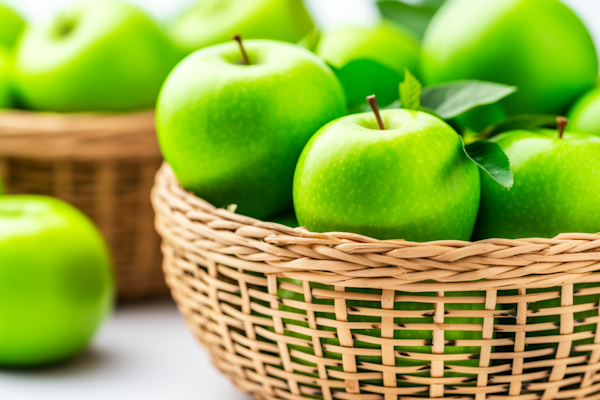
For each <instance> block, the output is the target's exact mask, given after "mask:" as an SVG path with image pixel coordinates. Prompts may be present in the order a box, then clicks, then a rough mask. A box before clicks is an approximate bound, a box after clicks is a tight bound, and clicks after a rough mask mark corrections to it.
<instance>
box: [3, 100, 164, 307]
mask: <svg viewBox="0 0 600 400" xmlns="http://www.w3.org/2000/svg"><path fill="white" fill-rule="evenodd" d="M161 160H162V157H161V154H160V149H159V147H158V143H157V140H156V134H155V129H154V113H153V112H140V113H130V114H53V113H34V112H28V111H12V110H9V111H3V112H0V177H1V178H2V180H3V181H4V185H5V186H6V190H7V192H8V193H14V194H17V193H26V194H42V195H48V196H54V197H58V198H60V199H62V200H65V201H67V202H69V203H71V204H73V205H74V206H75V207H77V208H79V209H80V210H81V211H83V212H84V213H85V214H86V215H88V216H89V217H90V218H91V219H92V220H93V221H94V222H95V223H96V224H97V225H98V227H99V228H100V230H101V231H102V233H103V235H104V237H105V238H106V240H107V242H108V244H109V246H110V248H111V250H112V255H113V258H114V261H115V268H116V274H115V276H116V281H117V293H118V298H119V299H121V300H127V299H129V300H134V299H141V298H145V297H151V296H156V295H164V294H167V293H168V289H167V287H166V285H165V283H164V276H163V274H162V270H161V262H162V256H161V253H160V239H159V237H158V235H157V234H156V232H155V230H154V229H153V222H152V221H153V220H154V212H153V210H152V205H151V204H150V191H151V188H152V184H153V181H154V175H155V173H156V171H157V169H158V168H159V166H160V163H161V162H162V161H161Z"/></svg>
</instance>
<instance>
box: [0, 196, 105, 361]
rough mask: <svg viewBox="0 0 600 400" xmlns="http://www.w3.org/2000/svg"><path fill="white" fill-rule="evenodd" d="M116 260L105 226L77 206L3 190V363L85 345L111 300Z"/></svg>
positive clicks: (56, 357)
mask: <svg viewBox="0 0 600 400" xmlns="http://www.w3.org/2000/svg"><path fill="white" fill-rule="evenodd" d="M111 264H112V263H111V259H110V255H109V251H108V248H107V246H106V244H105V242H104V239H103V238H102V236H101V235H100V232H99V231H98V229H97V228H96V227H95V226H94V225H93V224H92V223H91V222H90V220H89V219H88V218H87V217H85V216H84V215H83V214H82V213H81V212H80V211H78V210H77V209H75V208H74V207H73V206H71V205H69V204H67V203H65V202H63V201H60V200H57V199H54V198H51V197H44V196H21V195H19V196H0V321H2V322H1V323H0V365H2V366H9V367H31V366H39V365H43V364H48V363H53V362H57V361H61V360H64V359H66V358H69V357H71V356H73V355H75V354H77V353H79V352H80V351H82V350H83V349H84V348H85V347H86V346H87V344H88V343H89V341H90V340H91V338H92V336H93V335H94V333H95V332H96V331H97V329H98V328H99V327H100V325H101V323H102V322H103V321H104V319H105V318H106V317H107V316H108V314H109V312H110V310H111V308H112V304H113V296H114V281H113V273H112V265H111Z"/></svg>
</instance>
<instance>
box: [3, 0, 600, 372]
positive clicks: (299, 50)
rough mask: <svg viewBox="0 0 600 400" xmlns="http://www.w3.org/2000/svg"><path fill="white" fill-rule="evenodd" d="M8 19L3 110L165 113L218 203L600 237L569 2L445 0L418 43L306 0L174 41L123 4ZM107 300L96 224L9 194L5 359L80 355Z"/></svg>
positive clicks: (168, 155)
mask: <svg viewBox="0 0 600 400" xmlns="http://www.w3.org/2000/svg"><path fill="white" fill-rule="evenodd" d="M380 2H381V3H390V1H387V0H381V1H380ZM391 3H395V2H391ZM0 21H1V23H0V108H10V107H14V108H25V109H29V110H33V111H53V112H62V113H70V112H131V111H135V110H142V109H150V108H153V107H154V105H155V104H156V107H157V131H158V138H159V142H160V145H161V148H162V151H163V154H164V156H165V159H166V160H167V161H168V162H169V164H170V165H171V166H172V167H173V170H174V172H175V174H176V175H177V177H178V179H179V181H180V182H181V184H182V185H183V187H184V188H186V189H187V190H190V191H193V192H194V193H196V194H197V195H198V196H200V197H203V198H205V199H207V200H208V201H210V202H212V203H213V204H215V205H216V206H224V207H225V206H230V205H231V204H236V205H237V212H239V213H242V214H245V215H249V216H252V217H256V218H260V219H271V220H273V219H274V220H279V221H291V222H288V223H290V224H292V225H297V223H296V222H295V217H294V213H295V215H296V216H297V217H298V221H299V223H300V224H302V225H305V226H307V227H308V228H309V229H311V230H313V231H349V232H354V233H359V234H364V235H369V236H372V237H375V238H380V239H407V240H413V241H429V240H441V239H459V240H469V239H484V238H489V237H504V238H518V237H530V236H542V237H552V236H554V235H556V234H558V233H561V232H571V231H576V232H596V231H599V230H600V229H599V227H600V202H598V200H597V199H598V196H599V195H600V137H599V136H600V89H598V88H597V87H596V80H597V75H598V63H597V55H596V50H595V48H594V45H593V43H592V40H591V38H590V36H589V34H588V32H587V30H586V28H585V26H584V25H583V24H582V22H581V21H580V20H579V19H578V18H577V16H576V15H575V14H574V13H573V12H572V11H571V10H570V9H569V8H567V7H566V6H565V5H564V4H562V3H560V2H559V1H558V0H543V1H542V0H497V1H494V2H491V1H482V0H463V1H455V0H451V1H448V2H446V4H445V5H444V6H442V8H441V9H440V10H439V11H438V12H437V13H436V15H435V16H434V18H433V20H432V21H431V23H430V24H429V27H428V28H427V31H426V32H424V36H423V38H421V37H420V36H419V34H418V32H415V31H414V29H413V28H412V27H411V28H410V29H409V28H406V27H403V26H402V25H400V24H398V23H396V22H393V21H392V20H388V19H384V20H383V21H381V22H380V23H379V24H378V25H376V26H373V27H350V28H341V29H337V30H333V31H330V32H325V33H323V34H319V33H318V32H317V31H315V30H314V26H313V22H312V21H311V18H310V16H309V14H308V13H307V11H306V9H305V8H304V6H303V4H302V1H301V0H203V1H201V2H199V3H198V4H197V5H195V6H193V7H192V8H191V9H189V10H188V11H186V12H184V13H183V14H182V15H181V16H180V17H179V18H178V19H177V20H175V21H174V22H173V23H172V24H170V25H169V26H168V27H167V29H163V27H162V26H160V25H159V24H158V23H157V22H156V21H154V20H153V19H152V18H151V17H149V16H148V15H147V14H146V13H144V12H142V11H141V10H139V9H138V8H136V7H134V6H132V5H130V4H127V3H124V2H118V1H114V0H96V1H89V2H78V3H75V4H74V5H72V6H71V7H69V8H67V9H65V10H64V11H63V12H62V13H60V14H59V15H58V16H57V17H55V18H53V19H51V20H49V21H48V22H47V23H44V24H40V25H31V26H26V24H25V22H24V21H23V20H22V18H21V17H19V16H18V14H16V13H14V12H13V11H12V10H10V9H8V8H7V7H5V6H1V5H0ZM236 34H240V35H241V38H243V39H244V40H242V39H241V38H240V36H235V35H236ZM234 36H235V38H236V39H235V40H233V39H232V38H233V37H234ZM224 42H225V43H224ZM409 71H410V72H409ZM411 73H412V74H411ZM413 74H414V76H413ZM165 79H166V81H165ZM419 80H420V81H422V82H423V83H424V84H425V86H424V87H421V83H420V82H419ZM371 95H374V97H371ZM368 96H369V97H368ZM367 97H368V98H369V103H367V101H366V99H367ZM379 108H381V110H379ZM365 110H367V112H366V113H365V112H363V111H365ZM559 114H566V115H567V116H568V117H569V121H570V122H569V125H568V126H567V125H566V124H567V120H566V119H565V118H557V117H558V115H559ZM547 128H557V129H547ZM32 249H45V250H44V251H43V252H40V253H35V252H33V251H32ZM113 291H114V287H113V283H112V277H111V272H110V257H109V256H108V250H107V249H106V246H105V244H104V243H103V241H102V239H101V237H100V235H99V233H98V232H97V230H96V228H95V227H94V226H93V225H92V224H91V223H90V222H89V221H88V220H87V219H86V218H85V217H83V216H82V215H81V213H79V212H78V211H77V210H75V209H73V208H72V207H71V206H68V205H66V204H65V203H62V202H60V201H58V200H55V199H50V198H44V197H33V196H26V197H22V196H3V197H0V321H3V323H2V324H0V349H7V348H10V349H11V350H10V352H7V351H4V352H2V351H0V364H1V365H9V366H30V365H40V364H46V363H51V362H56V361H58V360H61V359H64V358H67V357H70V356H72V355H74V354H76V353H77V352H79V351H81V350H82V349H83V348H84V347H85V345H86V344H87V343H88V342H89V340H90V338H91V337H92V335H93V333H94V332H95V331H96V330H97V328H98V327H99V325H100V323H101V321H102V320H103V319H104V318H105V317H106V315H107V314H108V312H109V309H110V304H111V299H112V294H113ZM411 307H413V306H411ZM33 316H35V317H33ZM40 332H43V334H40Z"/></svg>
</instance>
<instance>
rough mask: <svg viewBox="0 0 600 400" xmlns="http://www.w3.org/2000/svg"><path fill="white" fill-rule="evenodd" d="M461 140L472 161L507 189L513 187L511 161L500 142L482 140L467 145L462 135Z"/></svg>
mask: <svg viewBox="0 0 600 400" xmlns="http://www.w3.org/2000/svg"><path fill="white" fill-rule="evenodd" d="M459 137H460V136H459ZM460 140H461V142H462V146H463V149H464V151H465V154H466V155H467V157H469V158H470V159H471V161H473V162H474V163H475V164H477V166H478V167H479V168H481V169H482V170H484V171H485V172H487V174H488V175H489V176H490V177H491V178H492V179H493V180H495V181H496V182H498V184H500V185H502V186H504V188H506V189H507V190H510V188H512V187H513V185H514V182H515V180H514V177H513V173H512V170H511V169H510V161H509V160H508V156H507V155H506V153H505V152H504V150H502V147H500V145H499V144H498V143H494V142H489V141H487V140H482V141H479V142H475V143H471V144H470V145H468V146H465V142H464V141H463V139H462V137H461V138H460Z"/></svg>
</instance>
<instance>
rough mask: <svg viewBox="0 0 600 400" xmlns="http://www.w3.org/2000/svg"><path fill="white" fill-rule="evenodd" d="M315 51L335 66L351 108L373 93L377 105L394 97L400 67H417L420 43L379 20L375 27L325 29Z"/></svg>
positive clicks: (390, 24) (400, 76) (402, 75)
mask: <svg viewBox="0 0 600 400" xmlns="http://www.w3.org/2000/svg"><path fill="white" fill-rule="evenodd" d="M316 52H317V54H318V55H320V56H321V57H323V58H324V59H325V61H327V62H328V63H329V64H330V65H332V66H333V67H334V68H335V69H336V73H337V75H338V77H339V78H340V81H341V82H342V85H343V86H344V90H345V91H346V97H347V99H348V104H349V106H350V107H351V108H354V107H356V106H357V105H360V104H363V103H364V101H365V97H366V96H368V95H370V94H373V93H374V94H375V95H376V96H377V100H378V102H379V104H380V105H382V106H385V105H388V104H390V103H392V102H393V101H394V100H397V99H398V84H399V83H400V82H401V81H402V80H403V79H404V69H405V68H407V69H408V70H409V71H412V72H415V71H417V69H418V63H419V57H420V46H419V42H418V40H417V38H416V37H415V36H414V35H413V34H412V33H411V32H410V31H408V30H406V29H405V28H403V27H402V26H400V25H398V24H396V23H394V22H391V21H385V20H384V21H383V22H381V23H379V24H378V25H377V26H375V27H345V28H339V29H337V30H333V31H331V32H326V33H325V34H323V35H322V37H321V40H320V41H319V43H318V45H317V49H316Z"/></svg>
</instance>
